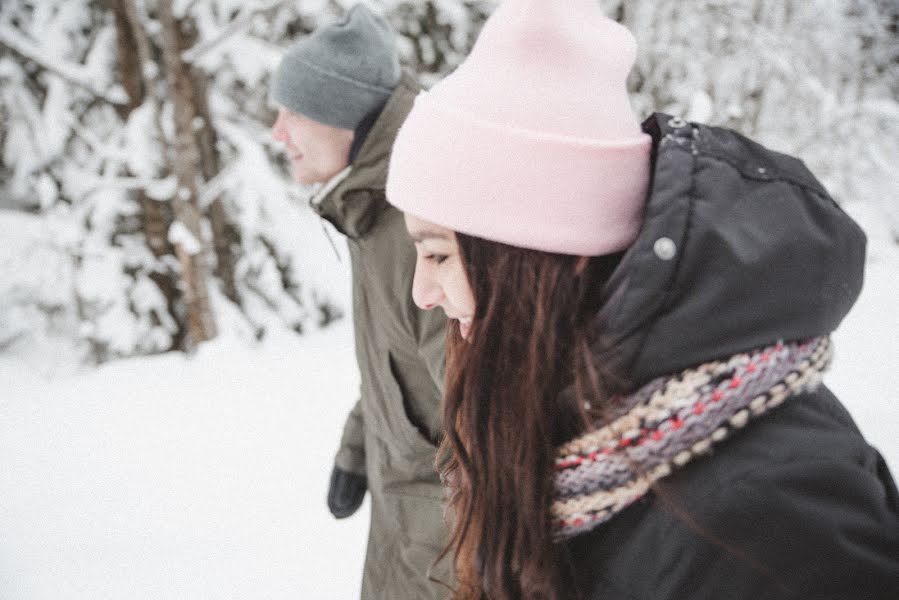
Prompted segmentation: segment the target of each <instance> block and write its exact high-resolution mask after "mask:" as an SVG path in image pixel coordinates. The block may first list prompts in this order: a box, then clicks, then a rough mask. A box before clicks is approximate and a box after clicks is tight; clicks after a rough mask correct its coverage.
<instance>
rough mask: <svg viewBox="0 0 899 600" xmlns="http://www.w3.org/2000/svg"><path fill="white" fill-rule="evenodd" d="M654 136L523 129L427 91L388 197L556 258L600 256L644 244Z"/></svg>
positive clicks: (393, 170) (394, 162)
mask: <svg viewBox="0 0 899 600" xmlns="http://www.w3.org/2000/svg"><path fill="white" fill-rule="evenodd" d="M650 144H651V140H650V137H649V136H648V135H645V134H638V135H637V136H635V137H634V138H631V139H625V140H615V141H606V140H591V139H582V138H572V137H567V136H557V135H551V134H549V135H548V134H545V133H538V132H532V131H528V130H523V129H516V128H513V127H508V126H504V125H500V124H495V123H491V122H487V121H484V120H481V119H477V118H474V117H472V116H470V115H467V114H464V113H462V112H460V111H458V110H455V109H453V108H450V107H447V106H445V105H443V104H441V103H440V102H438V101H435V100H433V99H432V98H429V96H428V94H427V93H422V94H420V95H419V96H418V98H416V101H415V106H414V108H413V110H412V112H411V113H410V114H409V116H408V118H407V119H406V122H405V123H404V124H403V126H402V128H401V129H400V132H399V135H398V137H397V140H396V142H395V144H394V146H393V154H392V156H391V161H390V172H389V175H388V178H387V199H388V201H389V202H390V203H391V204H393V205H395V206H396V207H397V208H399V209H400V210H402V211H404V212H408V213H411V214H413V215H415V216H417V217H419V218H421V219H424V220H427V221H431V222H433V223H436V224H438V225H442V226H444V227H447V228H449V229H452V230H454V231H459V232H462V233H466V234H469V235H473V236H476V237H482V238H485V239H490V240H494V241H498V242H502V243H506V244H510V245H513V246H520V247H523V248H532V249H535V250H543V251H546V252H557V253H562V254H577V255H583V256H596V255H601V254H608V253H611V252H616V251H618V250H622V249H624V248H626V247H627V246H628V245H630V243H631V242H633V240H634V239H635V238H636V236H637V232H638V230H639V228H640V224H641V222H642V216H643V206H644V203H645V195H646V190H647V186H648V181H649V151H650Z"/></svg>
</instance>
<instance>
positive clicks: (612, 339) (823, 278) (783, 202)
mask: <svg viewBox="0 0 899 600" xmlns="http://www.w3.org/2000/svg"><path fill="white" fill-rule="evenodd" d="M643 129H644V131H646V132H647V133H648V134H650V135H651V136H652V138H653V146H652V156H651V160H652V168H651V181H650V191H649V193H648V197H647V203H646V209H645V217H644V222H643V225H642V228H641V230H640V233H639V236H638V238H637V240H636V241H635V242H634V244H633V245H632V246H631V247H630V248H629V249H628V250H627V251H626V252H625V254H624V255H623V257H622V259H621V262H620V264H619V265H618V267H617V268H616V270H615V271H614V273H613V274H612V276H611V277H610V279H609V280H608V282H607V283H606V284H605V285H604V287H603V289H602V291H601V296H602V297H601V301H602V303H601V308H600V310H599V311H598V313H597V314H596V316H595V318H594V320H593V326H594V327H595V329H596V332H597V338H596V339H597V341H596V343H595V345H594V350H595V352H596V353H597V356H598V358H599V360H600V364H604V365H606V366H607V367H610V368H611V369H612V370H613V372H616V373H620V374H623V375H624V376H625V378H626V380H627V381H628V385H629V386H638V385H641V384H643V383H645V382H647V381H649V380H651V379H653V378H655V377H657V376H660V375H665V374H669V373H675V372H678V371H681V370H683V369H685V368H688V367H690V366H693V365H697V364H701V363H703V362H706V361H708V360H712V359H716V358H720V357H724V356H729V355H732V354H734V353H737V352H742V351H745V350H749V349H752V348H758V347H761V346H764V345H766V344H770V343H773V342H776V341H779V340H796V339H804V338H809V337H813V336H817V335H822V334H826V333H829V332H831V331H833V330H834V329H835V328H836V327H837V325H839V323H840V321H841V320H842V319H843V317H844V316H845V315H846V313H847V312H848V311H849V309H850V307H851V306H852V305H853V303H854V302H855V300H856V298H857V297H858V294H859V293H860V291H861V287H862V277H863V269H864V259H865V235H864V233H863V232H862V230H861V229H860V228H859V226H858V225H857V224H856V223H855V222H854V221H852V219H851V218H850V217H849V216H848V215H846V213H844V212H843V210H842V209H841V208H840V207H839V206H838V205H837V204H836V202H834V200H833V199H832V198H831V197H830V196H829V195H828V193H827V192H826V190H825V189H824V188H823V187H822V186H821V184H820V183H819V182H818V181H817V180H816V179H815V177H814V176H813V175H812V174H811V173H810V172H809V171H808V169H807V168H806V167H805V165H804V164H803V163H802V161H800V160H798V159H796V158H792V157H789V156H786V155H784V154H780V153H777V152H773V151H771V150H768V149H767V148H764V147H763V146H761V145H759V144H757V143H755V142H752V141H751V140H749V139H747V138H745V137H743V136H741V135H739V134H737V133H735V132H733V131H730V130H727V129H721V128H717V127H709V126H705V125H700V124H695V123H688V122H685V121H683V120H682V119H679V118H673V117H671V116H669V115H665V114H660V113H657V114H655V115H653V116H651V117H650V118H648V119H647V120H646V121H645V122H644V123H643Z"/></svg>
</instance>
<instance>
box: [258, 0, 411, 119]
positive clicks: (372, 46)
mask: <svg viewBox="0 0 899 600" xmlns="http://www.w3.org/2000/svg"><path fill="white" fill-rule="evenodd" d="M399 81H400V61H399V57H398V56H397V51H396V43H395V40H394V34H393V30H392V29H391V28H390V26H389V25H388V24H387V22H386V21H385V20H384V19H382V18H381V17H378V16H375V15H374V14H373V13H372V12H371V11H370V10H369V9H368V8H366V7H365V6H364V5H363V4H357V5H356V6H354V7H353V8H351V9H350V11H349V12H348V13H347V15H346V17H345V18H344V19H343V20H342V21H339V22H337V23H333V24H331V25H326V26H324V27H321V28H319V29H317V30H316V31H315V32H313V33H312V34H311V35H308V36H306V37H304V38H303V39H301V40H300V41H298V42H296V43H295V44H293V45H292V46H290V47H289V48H288V49H287V53H286V54H285V55H284V58H282V59H281V64H279V65H278V69H277V71H275V75H274V80H273V84H272V98H273V99H274V100H275V102H277V103H278V104H281V105H282V106H284V107H286V108H288V109H289V110H292V111H293V112H295V113H299V114H301V115H304V116H306V117H309V118H311V119H314V120H316V121H318V122H320V123H324V124H325V125H330V126H332V127H340V128H343V129H355V128H356V126H357V125H359V123H360V122H361V121H362V119H363V118H365V117H366V115H368V114H369V113H371V112H372V111H374V110H376V109H377V108H379V107H381V106H383V104H384V103H385V102H387V99H388V98H389V97H390V94H391V93H393V89H394V88H395V87H396V86H397V84H398V83H399Z"/></svg>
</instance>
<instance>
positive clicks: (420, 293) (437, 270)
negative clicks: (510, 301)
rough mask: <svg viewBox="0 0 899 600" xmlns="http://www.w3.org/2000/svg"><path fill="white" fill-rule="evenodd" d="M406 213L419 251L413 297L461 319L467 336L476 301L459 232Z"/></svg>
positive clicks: (462, 331)
mask: <svg viewBox="0 0 899 600" xmlns="http://www.w3.org/2000/svg"><path fill="white" fill-rule="evenodd" d="M405 216H406V229H408V230H409V235H410V236H412V241H413V242H414V243H415V253H416V260H415V277H414V279H413V281H412V299H413V300H414V301H415V304H417V305H418V307H419V308H421V309H424V310H431V309H433V308H436V307H438V306H439V307H440V308H442V309H443V312H445V313H446V316H447V318H449V319H452V320H456V321H458V323H459V333H460V334H461V335H462V337H463V338H464V339H468V333H469V331H470V330H471V319H472V317H474V309H475V302H474V294H473V293H472V291H471V285H469V283H468V277H467V276H466V274H465V265H464V264H463V263H462V255H461V253H460V252H459V244H458V242H457V241H456V234H455V233H454V232H453V231H452V230H450V229H447V228H446V227H441V226H440V225H435V224H434V223H431V222H429V221H424V220H422V219H419V218H418V217H414V216H412V215H410V214H406V215H405Z"/></svg>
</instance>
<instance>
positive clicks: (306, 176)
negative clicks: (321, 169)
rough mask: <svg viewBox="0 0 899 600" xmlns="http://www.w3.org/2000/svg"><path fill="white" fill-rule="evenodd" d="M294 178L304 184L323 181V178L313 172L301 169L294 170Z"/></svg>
mask: <svg viewBox="0 0 899 600" xmlns="http://www.w3.org/2000/svg"><path fill="white" fill-rule="evenodd" d="M293 180H294V181H296V182H297V183H299V184H302V185H312V184H314V183H321V178H319V177H316V176H315V175H314V174H312V173H307V172H306V171H301V170H298V169H294V170H293Z"/></svg>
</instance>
